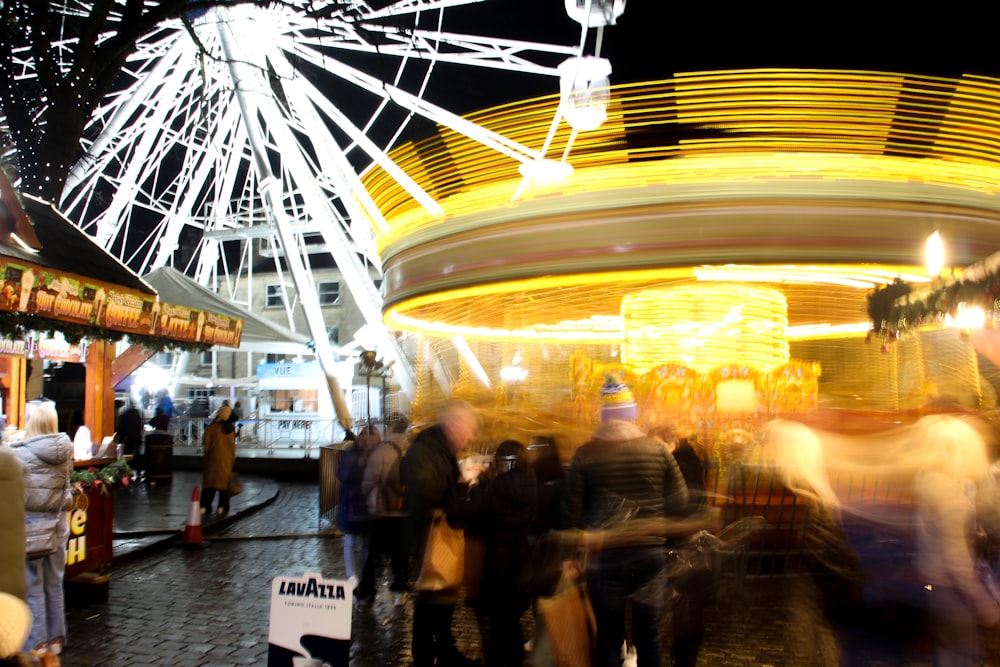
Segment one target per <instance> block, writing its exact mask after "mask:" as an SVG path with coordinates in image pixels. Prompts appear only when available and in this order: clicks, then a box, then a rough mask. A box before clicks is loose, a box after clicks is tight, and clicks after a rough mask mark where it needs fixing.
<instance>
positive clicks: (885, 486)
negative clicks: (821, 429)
mask: <svg viewBox="0 0 1000 667" xmlns="http://www.w3.org/2000/svg"><path fill="white" fill-rule="evenodd" d="M830 481H831V485H832V487H833V489H834V491H835V492H836V493H837V496H838V499H839V500H840V502H841V504H842V507H843V508H844V511H842V512H841V513H840V514H839V516H838V517H837V519H836V520H835V521H834V520H833V518H832V517H831V516H830V514H829V513H827V512H824V510H823V508H821V507H820V505H819V503H817V502H815V501H813V500H811V499H809V498H805V497H802V496H800V495H797V494H795V493H793V492H792V491H791V490H789V489H788V488H787V486H786V485H785V483H784V480H783V479H782V478H781V476H780V474H779V472H778V470H777V468H775V467H774V466H766V465H751V464H740V463H736V464H730V465H728V466H726V467H724V468H720V466H718V465H717V464H715V463H711V464H709V465H708V466H707V467H706V490H707V492H708V496H709V501H708V502H709V504H711V505H712V506H714V507H716V508H718V509H719V510H720V511H721V513H722V517H723V524H724V526H732V527H735V528H737V529H738V530H739V531H743V535H740V536H738V539H736V540H735V543H736V544H737V546H736V547H735V548H733V549H731V550H730V553H729V554H728V555H729V556H730V558H729V559H728V560H729V563H730V564H731V566H732V568H733V569H734V571H735V575H736V581H737V589H738V590H739V589H742V584H743V581H744V579H745V578H746V577H779V576H795V575H800V574H809V573H814V572H816V571H817V566H818V565H820V564H821V563H825V562H828V561H829V559H831V558H832V559H836V557H837V556H836V552H835V550H836V549H837V548H846V549H847V550H848V551H849V552H850V553H851V554H852V555H853V557H854V558H855V559H856V560H857V564H858V566H859V567H860V568H861V569H862V570H867V571H869V572H877V571H879V569H880V568H881V569H883V570H884V569H885V568H886V566H887V565H892V566H893V571H892V572H885V573H884V576H885V581H884V582H883V583H884V585H885V586H886V587H889V588H893V589H894V590H893V591H892V594H893V595H896V596H898V595H904V594H906V591H910V590H912V579H911V577H912V569H911V567H910V566H911V564H912V549H913V545H914V539H913V531H914V507H913V503H912V499H911V497H910V491H909V486H908V485H906V484H901V483H899V481H898V480H897V481H895V482H894V481H892V480H890V479H887V478H885V477H884V476H876V475H872V474H864V473H855V474H839V475H835V476H834V477H833V478H832V479H831V480H830ZM752 517H757V518H759V520H758V521H753V522H748V521H747V519H750V518H752Z"/></svg>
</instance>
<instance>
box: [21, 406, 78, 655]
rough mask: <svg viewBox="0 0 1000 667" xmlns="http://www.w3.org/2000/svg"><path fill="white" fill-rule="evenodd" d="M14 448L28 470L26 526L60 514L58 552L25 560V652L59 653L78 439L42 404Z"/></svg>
mask: <svg viewBox="0 0 1000 667" xmlns="http://www.w3.org/2000/svg"><path fill="white" fill-rule="evenodd" d="M10 448H11V451H12V452H13V453H14V455H15V456H17V458H18V459H19V460H20V461H21V466H22V468H23V469H24V510H25V512H24V515H25V525H26V526H31V524H32V522H36V521H42V520H45V519H47V518H49V519H50V518H52V517H58V518H59V521H58V522H57V523H56V527H55V530H56V532H57V535H56V537H57V539H56V545H57V548H56V550H55V552H54V553H50V554H48V555H46V556H41V557H38V558H28V559H27V560H26V561H25V568H26V569H25V576H26V578H27V584H28V606H29V607H31V616H32V621H31V634H30V635H29V636H28V641H27V643H26V644H25V646H24V651H25V652H30V651H33V650H38V651H41V652H50V653H56V654H58V653H60V652H61V651H62V647H63V644H64V643H65V641H66V613H65V607H64V601H63V574H64V573H65V571H66V540H67V538H68V537H69V521H68V515H67V510H69V508H70V506H71V504H72V496H71V493H70V474H71V473H72V471H73V443H72V442H70V439H69V436H67V435H66V434H65V433H59V418H58V416H57V415H56V411H55V409H54V408H52V407H50V406H42V407H40V408H36V409H35V411H34V412H33V413H32V414H31V417H30V418H29V419H28V426H27V429H26V431H25V439H24V440H20V441H18V442H14V443H12V444H11V446H10Z"/></svg>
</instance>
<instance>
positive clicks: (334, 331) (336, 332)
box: [326, 324, 340, 345]
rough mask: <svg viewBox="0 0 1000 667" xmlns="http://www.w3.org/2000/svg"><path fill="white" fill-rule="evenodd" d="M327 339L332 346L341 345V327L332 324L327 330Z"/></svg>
mask: <svg viewBox="0 0 1000 667" xmlns="http://www.w3.org/2000/svg"><path fill="white" fill-rule="evenodd" d="M326 338H327V340H329V341H330V345H340V327H338V326H337V325H336V324H331V325H329V326H328V327H327V328H326Z"/></svg>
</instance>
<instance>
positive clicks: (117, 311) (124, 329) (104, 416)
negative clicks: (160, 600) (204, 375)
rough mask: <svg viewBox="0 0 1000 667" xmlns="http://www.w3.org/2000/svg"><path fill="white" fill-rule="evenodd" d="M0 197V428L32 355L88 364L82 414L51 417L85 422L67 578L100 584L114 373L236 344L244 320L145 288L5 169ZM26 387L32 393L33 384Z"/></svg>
mask: <svg viewBox="0 0 1000 667" xmlns="http://www.w3.org/2000/svg"><path fill="white" fill-rule="evenodd" d="M0 195H2V197H0V279H2V283H0V405H2V407H3V410H4V413H5V414H4V418H5V426H6V428H5V430H4V437H5V439H12V438H17V437H19V436H20V432H21V430H22V429H23V428H24V427H25V425H26V420H27V411H26V407H27V406H28V404H29V401H27V400H26V399H27V396H28V395H29V388H28V387H29V384H30V383H29V373H30V374H31V376H32V377H31V378H30V380H31V382H32V383H37V382H39V381H40V377H41V376H42V375H43V372H37V373H35V372H32V371H34V370H35V367H36V366H38V364H37V362H38V361H39V360H41V361H42V362H55V361H57V362H59V363H72V364H79V365H82V366H84V367H85V375H86V380H85V383H84V385H85V392H84V400H83V408H82V410H78V411H77V412H80V413H81V414H80V418H79V419H78V420H74V419H71V418H70V417H69V416H66V415H62V414H61V415H60V417H61V419H60V428H61V429H62V430H65V431H67V432H69V431H70V429H69V428H68V427H69V426H72V430H73V433H70V435H71V437H72V436H73V435H74V434H75V433H76V428H77V426H80V425H82V426H83V427H86V428H85V429H84V428H81V429H80V431H81V433H82V434H83V435H82V436H81V437H83V438H87V439H88V440H89V441H87V440H84V441H83V442H82V446H79V445H80V444H81V443H80V438H77V440H78V443H77V445H78V446H77V447H75V449H74V473H73V488H74V491H75V494H74V497H75V499H76V500H75V505H74V508H73V510H72V512H71V516H70V522H71V536H70V539H69V543H68V545H67V546H68V548H67V563H66V565H67V569H66V580H67V581H69V582H72V581H75V580H88V579H89V580H96V582H97V583H102V578H103V577H104V575H105V574H106V570H107V566H108V565H109V563H110V562H111V555H112V554H111V551H112V547H111V544H112V542H111V537H112V532H113V518H114V494H113V493H111V492H110V491H111V490H113V488H114V487H115V486H116V485H118V484H120V483H123V480H124V479H125V478H127V477H128V475H130V474H131V469H130V468H129V466H128V461H127V460H125V459H124V458H121V457H120V456H118V455H117V452H116V451H115V450H113V449H111V450H108V449H107V445H109V444H110V443H111V442H112V440H113V437H114V431H115V427H114V423H115V405H114V381H113V378H114V376H115V374H116V373H119V374H120V373H122V372H125V370H126V369H125V367H126V366H131V368H133V369H134V368H135V367H137V366H138V363H141V360H144V358H146V357H148V356H149V355H151V354H153V353H154V352H156V351H158V350H160V349H164V348H171V347H174V346H188V347H195V348H199V349H202V348H208V347H211V346H213V345H223V346H231V347H236V346H238V345H239V342H240V337H241V333H242V327H243V322H242V320H240V319H239V318H236V317H232V316H229V315H225V314H219V313H214V312H210V311H205V310H199V309H194V308H189V307H187V306H180V305H175V304H171V303H169V302H163V301H161V300H160V299H159V298H158V297H157V294H156V292H155V290H154V289H153V288H151V287H150V286H149V285H148V284H146V283H145V282H144V281H143V280H142V279H141V278H140V277H139V276H137V275H136V274H134V273H133V272H132V271H130V270H129V269H128V267H126V266H125V265H123V264H121V263H120V262H118V261H117V260H116V259H114V258H113V257H112V256H111V255H109V254H108V253H107V252H105V251H104V250H103V249H102V248H100V247H99V246H97V245H96V244H95V243H94V242H93V241H92V239H91V238H90V237H89V236H87V235H86V234H85V233H84V232H82V231H81V230H80V229H79V228H78V227H77V226H76V225H74V224H73V223H72V222H71V221H69V220H68V219H66V218H65V217H64V216H63V215H62V214H61V213H59V211H57V210H56V209H55V208H54V207H53V206H52V205H51V204H49V203H47V202H44V201H42V200H40V199H36V198H34V197H31V196H29V195H20V196H19V195H17V193H15V192H14V190H13V188H12V187H11V186H10V183H9V181H8V180H7V179H6V177H5V175H4V174H3V173H2V172H0ZM126 336H127V337H128V342H129V343H131V344H132V347H133V348H139V347H141V348H142V349H143V350H144V352H143V353H135V354H132V355H129V356H128V357H127V358H126V359H125V360H124V363H118V364H117V367H116V361H117V359H118V358H117V347H118V346H117V342H118V341H120V340H122V339H124V338H125V337H126ZM46 365H47V364H45V363H43V364H42V365H41V366H42V368H43V369H44V368H45V367H46ZM35 386H36V387H37V386H39V385H35ZM33 391H34V392H35V393H36V394H40V392H39V391H38V389H37V388H35V389H34V390H33ZM41 398H44V397H41ZM46 400H47V399H46ZM57 412H59V410H58V407H57ZM74 417H75V415H74ZM74 421H79V424H77V423H74ZM95 443H96V444H95ZM95 456H97V457H98V458H95ZM103 583H105V584H106V579H103Z"/></svg>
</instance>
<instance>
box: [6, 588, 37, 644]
mask: <svg viewBox="0 0 1000 667" xmlns="http://www.w3.org/2000/svg"><path fill="white" fill-rule="evenodd" d="M29 632H31V610H30V609H29V608H28V605H27V604H26V603H25V602H24V600H22V599H21V598H19V597H15V596H13V595H11V594H10V593H0V658H4V659H7V658H12V657H14V656H15V655H17V654H18V653H19V652H20V651H21V648H22V647H23V646H24V641H25V640H26V639H27V638H28V633H29Z"/></svg>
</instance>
